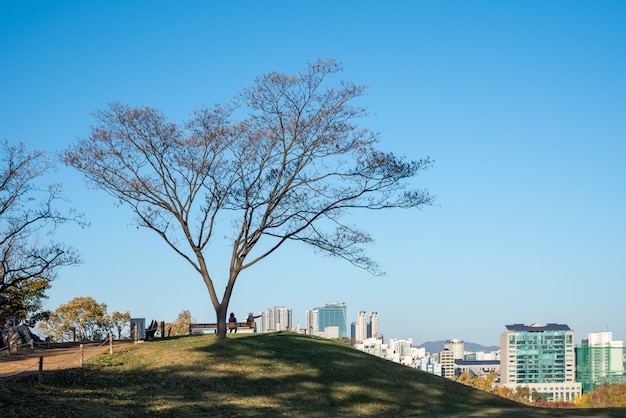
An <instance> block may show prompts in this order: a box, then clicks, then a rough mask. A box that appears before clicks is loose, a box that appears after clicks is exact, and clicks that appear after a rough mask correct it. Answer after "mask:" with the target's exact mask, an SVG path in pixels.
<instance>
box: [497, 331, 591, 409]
mask: <svg viewBox="0 0 626 418" xmlns="http://www.w3.org/2000/svg"><path fill="white" fill-rule="evenodd" d="M500 349H501V356H500V383H501V384H502V385H503V386H506V387H508V388H509V389H515V388H516V387H517V386H526V387H528V388H529V389H530V390H531V391H537V392H539V393H543V394H545V395H546V397H547V399H548V400H561V401H565V402H569V401H574V400H575V399H576V397H577V396H580V394H581V385H580V383H577V382H576V356H575V351H574V331H572V330H571V329H570V328H569V327H568V326H567V325H563V324H547V325H545V326H542V325H539V324H532V325H524V324H513V325H507V326H506V331H505V332H504V333H502V335H501V338H500Z"/></svg>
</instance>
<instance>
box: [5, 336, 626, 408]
mask: <svg viewBox="0 0 626 418" xmlns="http://www.w3.org/2000/svg"><path fill="white" fill-rule="evenodd" d="M0 383H1V384H2V386H0V411H1V413H2V415H3V416H35V417H40V416H41V417H53V416H89V417H105V416H106V417H118V416H119V417H122V416H124V417H125V416H140V415H141V416H173V417H174V416H175V417H185V416H211V417H218V416H224V417H226V416H228V417H233V416H292V417H329V416H349V417H355V416H380V417H398V416H416V417H419V416H424V417H433V416H457V417H469V416H474V417H525V416H528V417H532V416H546V417H547V416H553V417H554V416H562V417H565V416H567V417H572V416H594V417H611V416H615V417H617V416H623V415H625V414H626V410H554V409H551V410H546V409H538V408H531V407H527V406H524V405H520V404H517V403H514V402H511V401H508V400H506V399H501V398H498V397H496V396H493V395H490V394H488V393H485V392H481V391H477V390H474V389H472V388H469V387H466V386H463V385H460V384H458V383H455V382H452V381H449V380H446V379H443V378H440V377H437V376H433V375H430V374H428V373H424V372H420V371H418V370H414V369H411V368H409V367H406V366H401V365H398V364H395V363H392V362H389V361H386V360H382V359H379V358H376V357H373V356H370V355H367V354H364V353H361V352H359V351H356V350H354V349H352V348H349V347H346V346H343V345H341V344H339V343H337V342H334V341H330V340H326V339H322V338H316V337H310V336H304V335H298V334H292V333H275V334H246V335H237V336H229V338H228V339H227V340H226V341H222V342H218V341H217V340H216V339H215V337H214V336H213V335H202V336H189V337H181V338H174V339H169V340H164V341H153V342H145V343H143V344H136V345H133V346H129V347H127V348H124V349H120V350H116V352H115V353H114V354H113V355H103V356H100V357H97V358H95V359H93V360H91V361H90V362H88V363H87V364H86V365H85V366H84V367H83V368H78V367H76V368H71V369H66V370H59V371H49V372H45V373H44V382H43V383H42V384H38V383H37V382H36V377H35V376H32V375H31V376H23V377H20V378H19V379H17V380H13V381H9V382H0Z"/></svg>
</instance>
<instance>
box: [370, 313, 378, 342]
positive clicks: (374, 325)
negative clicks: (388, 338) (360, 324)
mask: <svg viewBox="0 0 626 418" xmlns="http://www.w3.org/2000/svg"><path fill="white" fill-rule="evenodd" d="M378 336H379V334H378V312H370V323H369V326H368V333H367V337H368V338H378Z"/></svg>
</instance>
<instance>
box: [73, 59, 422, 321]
mask: <svg viewBox="0 0 626 418" xmlns="http://www.w3.org/2000/svg"><path fill="white" fill-rule="evenodd" d="M340 71H341V65H340V64H338V63H337V62H335V61H334V60H330V61H318V62H315V63H313V64H310V65H309V66H308V69H307V71H306V72H304V73H301V74H298V75H295V76H291V75H285V74H281V73H276V72H274V73H269V74H267V75H265V76H263V77H261V78H259V79H257V80H255V83H254V84H253V85H252V86H251V87H249V88H246V89H244V90H243V91H242V92H241V94H240V95H239V96H238V97H236V99H235V100H234V101H233V103H231V104H229V105H228V106H221V105H216V106H214V107H213V108H202V109H200V110H198V111H196V112H194V113H193V115H192V117H191V119H190V120H189V121H188V122H187V123H186V124H184V125H178V124H176V123H172V122H169V121H168V120H167V119H166V117H165V116H164V115H163V114H162V113H161V112H159V111H158V110H156V109H151V108H147V107H143V108H131V107H128V106H126V105H123V104H120V103H114V104H111V105H110V106H109V107H108V108H107V109H104V110H100V111H98V112H97V113H96V114H95V118H96V120H97V122H98V123H97V125H96V126H94V127H93V128H92V131H91V134H90V135H89V137H87V138H84V139H81V140H79V142H78V143H77V144H76V145H75V146H74V147H72V148H71V149H68V150H66V152H65V154H64V161H65V163H66V164H68V165H70V166H73V167H75V168H76V169H78V170H79V171H81V172H82V173H83V174H84V175H85V176H86V178H87V179H88V180H89V181H90V183H91V184H92V185H93V186H95V187H97V188H101V189H104V190H106V191H107V192H108V193H110V194H111V195H113V196H114V197H115V198H117V199H119V200H120V201H121V202H123V203H125V204H128V205H129V206H130V207H131V208H132V209H133V211H134V212H135V213H136V215H137V216H138V221H139V224H140V225H141V226H144V227H147V228H150V229H152V230H154V231H155V232H156V233H158V234H159V235H160V236H161V237H162V238H163V239H164V240H165V241H166V242H167V243H168V244H169V245H170V246H171V247H172V248H173V249H174V251H176V252H177V253H178V254H180V255H181V256H183V257H184V258H185V259H186V260H187V261H188V262H189V263H191V264H192V265H193V266H194V268H195V269H196V270H197V271H198V272H199V273H200V274H201V275H202V277H203V279H204V281H205V283H206V285H207V288H208V290H209V293H210V295H211V299H212V301H213V305H214V307H215V308H216V312H217V313H218V319H220V318H219V317H220V315H221V313H220V312H221V311H222V310H223V314H224V318H225V312H226V311H225V308H226V307H227V305H228V300H229V298H230V294H231V292H232V287H233V285H234V282H235V280H236V278H237V276H238V274H239V272H241V271H242V270H244V269H246V268H248V267H250V266H252V265H253V264H255V263H257V262H258V261H260V260H262V259H263V258H265V257H267V256H268V255H269V254H271V253H273V252H274V251H276V250H277V249H278V248H279V247H281V246H282V244H284V243H285V242H287V241H301V242H304V243H306V244H310V245H311V246H313V247H314V248H316V249H317V250H319V251H322V252H324V253H327V254H330V255H333V256H337V257H341V258H344V259H346V260H348V261H349V262H351V263H353V264H355V265H356V266H359V267H362V268H364V269H367V270H369V271H371V272H374V273H376V272H378V271H379V270H378V266H377V264H376V263H375V262H374V261H372V260H371V259H370V258H369V257H367V255H366V254H365V253H364V251H363V247H362V245H363V244H366V243H368V242H370V241H371V237H370V236H369V235H368V234H367V233H366V232H364V231H362V230H360V229H359V228H358V227H356V226H354V225H351V224H349V223H347V222H346V218H347V217H346V216H344V215H346V214H347V213H348V212H349V211H352V210H358V209H388V208H412V207H419V206H422V205H425V204H429V203H430V202H431V197H430V196H429V194H428V193H427V192H425V191H422V190H410V189H408V188H407V187H406V186H407V183H406V180H407V179H409V178H411V177H413V176H415V175H416V174H417V173H418V172H419V171H420V170H423V169H425V168H427V167H428V166H429V165H430V163H431V162H430V160H429V159H427V158H426V159H422V160H418V161H405V160H404V159H402V158H399V157H396V156H395V155H393V154H389V153H384V152H381V151H379V150H377V149H376V148H375V145H376V143H377V142H378V139H379V138H378V135H377V134H376V133H373V132H371V131H369V130H368V129H364V128H361V127H359V126H358V125H357V121H358V120H359V119H360V118H362V117H364V116H366V115H367V112H366V110H365V109H363V108H361V107H359V106H356V105H354V104H353V103H354V101H355V99H357V98H359V97H360V96H362V95H363V94H364V92H365V87H364V86H360V85H355V84H353V83H351V82H339V83H336V84H334V85H333V84H330V83H329V81H330V79H332V76H334V75H335V74H336V73H338V72H340ZM329 84H330V85H329ZM224 218H227V219H229V220H232V225H233V226H234V229H233V235H232V257H231V260H230V277H229V280H228V286H227V288H226V291H225V293H224V296H223V298H222V300H221V301H220V300H219V299H218V297H217V295H216V294H215V289H214V288H213V281H212V279H211V276H210V273H209V268H208V266H207V265H206V260H205V255H206V251H208V248H209V243H210V242H211V238H212V237H213V236H214V233H215V230H216V221H217V220H218V219H224Z"/></svg>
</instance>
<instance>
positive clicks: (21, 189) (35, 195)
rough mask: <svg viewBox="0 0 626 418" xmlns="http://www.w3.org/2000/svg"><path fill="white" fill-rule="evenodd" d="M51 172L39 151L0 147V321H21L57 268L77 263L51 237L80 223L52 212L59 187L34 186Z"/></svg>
mask: <svg viewBox="0 0 626 418" xmlns="http://www.w3.org/2000/svg"><path fill="white" fill-rule="evenodd" d="M51 167H52V162H51V161H50V160H49V158H48V156H47V155H46V154H45V153H43V152H42V151H39V150H32V151H29V150H28V147H27V146H26V145H25V144H18V145H15V146H11V145H9V144H8V143H7V142H4V143H2V144H0V320H5V319H6V316H8V315H14V316H16V317H17V318H18V319H24V317H25V316H26V314H28V313H32V312H31V311H32V310H33V309H37V308H38V307H39V299H40V298H41V297H44V293H43V291H44V290H45V289H47V287H48V283H49V282H50V281H51V280H53V279H54V278H55V277H56V274H57V270H58V268H59V267H62V266H67V265H71V264H76V263H78V262H79V259H78V256H77V254H76V252H75V251H74V250H72V249H71V248H70V247H67V246H65V245H63V244H61V243H57V242H54V240H53V239H52V237H51V234H52V232H54V230H55V228H56V227H57V226H58V225H59V224H61V223H64V222H67V221H77V222H81V221H80V217H78V216H77V215H76V214H75V213H68V214H62V213H61V212H60V211H59V210H58V209H57V208H56V207H55V204H56V203H58V202H59V200H61V196H60V191H61V190H60V185H58V184H53V185H49V186H45V187H44V188H40V186H39V185H38V183H39V181H38V180H41V177H42V176H43V175H44V174H45V173H46V172H48V171H49V170H50V169H51Z"/></svg>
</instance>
